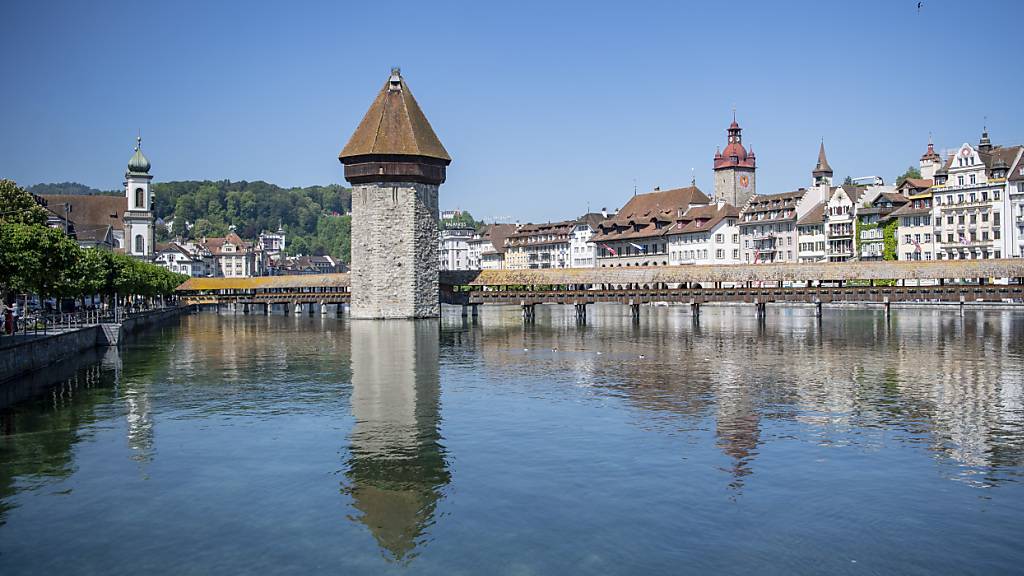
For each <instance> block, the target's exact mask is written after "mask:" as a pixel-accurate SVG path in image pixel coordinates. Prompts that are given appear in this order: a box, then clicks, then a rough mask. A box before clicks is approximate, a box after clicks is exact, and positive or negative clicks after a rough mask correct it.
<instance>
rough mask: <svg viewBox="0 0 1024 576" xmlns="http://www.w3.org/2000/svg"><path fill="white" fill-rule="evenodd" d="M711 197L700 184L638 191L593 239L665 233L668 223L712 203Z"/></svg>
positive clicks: (612, 238) (617, 238) (599, 229)
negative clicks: (643, 192)
mask: <svg viewBox="0 0 1024 576" xmlns="http://www.w3.org/2000/svg"><path fill="white" fill-rule="evenodd" d="M710 202H711V200H710V199H709V198H708V197H707V196H706V195H705V194H704V193H703V192H701V191H700V189H699V188H697V187H696V186H689V187H687V188H673V189H671V190H655V191H654V192H648V193H646V194H638V195H636V196H633V197H632V198H630V200H629V202H627V203H626V205H625V206H623V207H622V209H621V210H619V213H618V214H616V215H614V216H612V217H609V218H607V219H605V220H603V221H601V222H600V223H599V224H598V225H597V231H596V232H595V234H594V237H593V240H595V241H598V240H625V239H635V238H647V237H651V236H662V235H664V234H665V232H667V231H668V230H667V228H668V227H667V226H663V225H665V224H670V223H672V222H675V221H676V220H677V219H678V218H680V217H682V215H683V214H685V213H686V211H687V210H689V209H690V207H691V205H693V204H705V205H706V204H709V203H710Z"/></svg>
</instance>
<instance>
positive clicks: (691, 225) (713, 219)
mask: <svg viewBox="0 0 1024 576" xmlns="http://www.w3.org/2000/svg"><path fill="white" fill-rule="evenodd" d="M739 215H740V210H739V208H737V207H735V206H733V205H732V204H722V205H721V206H719V205H712V206H694V207H692V208H690V209H689V210H687V211H686V213H685V214H684V215H683V217H682V218H680V219H679V220H677V221H676V223H675V224H674V225H673V226H671V227H670V228H669V229H668V231H667V232H666V233H665V235H666V236H667V235H671V234H691V233H694V232H707V231H708V230H711V229H713V228H714V227H715V226H717V225H718V223H719V222H721V221H722V220H725V219H726V218H739Z"/></svg>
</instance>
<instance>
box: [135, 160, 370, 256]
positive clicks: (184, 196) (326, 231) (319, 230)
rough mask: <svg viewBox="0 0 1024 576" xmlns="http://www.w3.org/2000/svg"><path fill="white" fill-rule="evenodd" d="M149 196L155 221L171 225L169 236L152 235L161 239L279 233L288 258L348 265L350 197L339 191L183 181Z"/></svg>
mask: <svg viewBox="0 0 1024 576" xmlns="http://www.w3.org/2000/svg"><path fill="white" fill-rule="evenodd" d="M153 192H154V194H155V195H156V203H155V204H154V212H155V213H156V216H157V217H158V218H163V219H164V220H171V219H173V220H174V222H173V226H174V229H173V230H167V231H161V230H158V233H160V236H161V237H176V236H181V237H189V238H201V237H203V236H223V235H224V234H226V233H227V232H228V230H229V229H231V228H232V227H233V228H234V230H235V232H237V233H238V235H239V236H241V237H242V238H246V239H251V238H255V237H256V236H257V235H258V234H259V233H260V232H261V231H263V230H270V231H273V230H277V229H278V227H283V228H284V230H285V232H286V234H287V244H288V252H289V253H292V254H315V255H323V254H330V255H332V256H335V257H338V258H340V259H342V260H343V261H345V262H348V259H349V232H350V223H351V222H350V218H349V216H347V214H348V213H349V211H350V210H351V209H352V191H351V190H350V189H348V188H345V187H344V186H340V185H337V184H329V185H327V186H307V187H305V188H281V187H280V186H276V185H274V184H269V183H267V182H263V181H255V182H246V181H244V180H243V181H239V182H231V181H230V180H218V181H210V180H202V181H198V180H186V181H181V182H159V183H157V184H154V185H153ZM185 222H188V223H189V225H190V226H191V227H190V228H186V226H185Z"/></svg>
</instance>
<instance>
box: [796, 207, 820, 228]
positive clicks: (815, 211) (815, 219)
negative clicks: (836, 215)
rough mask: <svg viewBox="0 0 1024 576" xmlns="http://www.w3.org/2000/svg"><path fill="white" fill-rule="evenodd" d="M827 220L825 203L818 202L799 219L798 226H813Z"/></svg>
mask: <svg viewBox="0 0 1024 576" xmlns="http://www.w3.org/2000/svg"><path fill="white" fill-rule="evenodd" d="M824 222H825V203H824V202H818V203H817V204H815V205H814V206H813V207H812V208H811V210H810V212H808V213H807V214H804V217H803V218H801V219H800V220H799V221H797V223H796V225H797V226H813V225H815V224H823V223H824Z"/></svg>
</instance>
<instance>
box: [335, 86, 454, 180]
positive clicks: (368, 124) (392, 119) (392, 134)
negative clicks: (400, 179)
mask: <svg viewBox="0 0 1024 576" xmlns="http://www.w3.org/2000/svg"><path fill="white" fill-rule="evenodd" d="M356 156H420V157H424V158H434V159H437V160H443V161H445V163H446V164H447V163H448V162H451V157H450V156H448V151H447V150H445V149H444V146H443V145H442V144H441V141H440V140H438V138H437V134H434V129H433V128H431V127H430V122H428V121H427V117H426V116H424V115H423V111H422V110H420V106H419V104H417V103H416V99H415V98H413V96H412V92H411V91H409V87H408V86H407V85H406V83H405V79H403V78H402V73H401V71H400V70H399V69H398V68H392V69H391V77H390V78H388V81H387V82H385V83H384V87H383V88H381V90H380V93H378V94H377V98H376V99H375V100H374V101H373V104H372V105H370V109H369V110H367V112H366V115H365V116H364V117H363V120H362V122H360V123H359V127H358V128H356V131H355V133H354V134H352V137H351V138H349V141H348V144H346V145H345V148H344V149H343V150H342V151H341V154H339V155H338V158H339V159H341V161H342V162H345V160H346V159H348V158H352V157H356ZM346 163H347V162H346Z"/></svg>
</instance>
